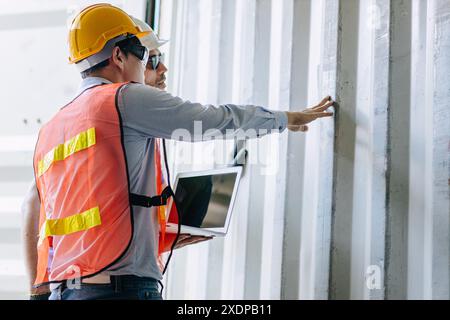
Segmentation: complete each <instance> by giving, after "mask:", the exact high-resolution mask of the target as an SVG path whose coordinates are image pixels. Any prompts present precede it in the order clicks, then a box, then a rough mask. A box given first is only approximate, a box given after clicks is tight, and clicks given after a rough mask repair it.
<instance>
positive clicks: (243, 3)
mask: <svg viewBox="0 0 450 320" xmlns="http://www.w3.org/2000/svg"><path fill="white" fill-rule="evenodd" d="M91 2H92V1H91ZM87 3H89V1H71V2H70V1H68V2H67V3H64V2H61V1H56V0H48V1H39V2H37V1H24V2H23V4H21V5H20V6H19V5H16V6H11V5H9V6H8V7H7V8H6V7H5V8H4V9H5V10H3V8H2V10H1V13H0V35H2V39H4V41H3V43H10V44H12V43H14V44H15V47H17V48H20V49H21V50H18V51H17V50H13V51H11V50H6V49H5V48H3V47H2V49H4V50H0V61H2V70H4V72H5V73H6V74H7V75H8V76H5V77H3V78H2V79H1V80H0V81H1V87H2V88H8V90H1V91H0V101H2V107H1V108H0V121H1V122H0V123H1V126H0V217H1V219H0V282H1V283H2V285H1V287H0V298H25V297H26V281H25V276H24V268H23V264H22V263H23V261H22V260H23V257H22V252H21V239H20V215H19V209H20V203H21V200H22V197H23V195H24V193H25V191H26V188H27V185H28V183H29V181H30V180H31V179H32V170H31V157H32V150H33V148H34V140H35V137H36V133H37V130H38V128H39V127H40V125H41V124H42V123H44V122H45V121H47V120H48V119H49V117H50V116H51V115H52V114H54V113H55V112H56V110H57V108H58V107H59V106H61V105H63V104H64V103H65V102H67V101H68V100H69V99H70V98H71V97H72V96H73V95H74V94H75V91H76V88H77V85H78V83H79V76H78V75H77V73H76V71H75V69H73V68H71V67H70V66H68V65H66V64H65V58H66V56H67V51H66V48H65V47H64V46H62V45H56V43H64V42H65V41H66V29H65V27H66V22H67V21H66V20H67V18H68V16H69V15H70V13H71V12H72V11H73V10H75V9H76V8H77V6H83V5H85V4H87ZM112 3H115V4H118V5H121V6H122V7H124V8H125V9H127V10H131V12H132V13H134V14H135V15H136V16H140V17H143V16H144V11H143V2H142V1H126V2H125V1H115V2H112ZM160 7H161V12H160V16H159V17H160V25H159V30H160V33H161V36H162V38H170V40H171V42H170V44H169V45H166V46H165V47H163V48H162V50H163V51H165V52H166V53H167V54H168V67H169V69H170V70H169V72H168V77H169V88H168V89H169V91H171V92H172V93H174V94H176V95H180V96H181V97H183V98H185V99H189V100H192V101H199V102H202V103H212V104H222V103H236V104H254V105H262V106H266V107H269V108H271V109H275V110H285V111H288V110H289V111H297V110H301V109H303V108H305V107H306V106H310V105H313V104H315V103H317V102H318V101H320V99H321V98H323V97H324V96H326V95H328V94H331V95H332V96H333V97H335V99H336V100H337V102H338V106H337V108H336V116H335V119H326V120H321V121H318V122H317V123H316V124H314V125H312V126H311V128H310V132H309V133H308V134H306V135H305V134H300V133H298V134H291V133H287V132H285V133H283V134H281V135H274V136H270V137H264V138H262V139H259V140H255V141H248V142H247V143H246V144H245V147H246V148H247V149H248V150H249V158H248V163H249V164H248V165H247V166H246V168H245V172H244V175H243V178H242V181H241V184H240V189H239V194H238V197H237V201H236V204H235V210H234V216H233V219H232V222H231V223H232V225H231V227H230V232H229V234H228V235H227V236H226V237H225V238H223V239H215V240H213V241H210V242H208V243H203V244H200V245H196V246H192V247H186V248H184V249H180V250H177V251H176V252H175V255H174V258H173V261H172V265H171V266H170V268H169V272H168V275H167V277H166V290H165V295H166V298H168V299H175V298H178V299H259V298H266V299H449V298H450V293H449V292H450V275H449V274H450V238H449V236H450V219H449V212H450V200H449V197H450V195H449V178H450V173H449V172H450V164H449V158H450V151H449V150H450V149H449V145H450V104H449V101H450V72H449V71H450V37H449V36H448V35H449V34H450V0H412V1H408V0H360V1H358V0H340V1H339V0H314V1H312V0H161V1H160ZM37 39H39V41H37ZM42 47H48V48H52V49H51V51H50V53H49V55H43V54H42ZM55 79H57V80H55ZM38 84H39V85H38ZM212 146H215V149H212V148H211V147H212ZM171 147H172V148H171V149H170V152H169V156H170V158H171V159H172V160H173V161H174V162H173V163H171V167H172V170H173V171H172V176H174V175H175V172H177V171H178V172H179V171H182V170H190V169H202V168H210V167H213V166H214V163H213V162H212V161H208V159H210V158H211V157H210V155H212V154H213V152H214V151H217V150H218V149H219V148H222V149H221V150H222V153H223V158H224V159H226V160H225V161H226V162H229V161H230V160H231V154H232V151H233V142H232V141H231V142H229V143H227V144H226V145H225V146H223V145H222V144H221V143H218V142H217V143H213V144H212V145H211V143H196V144H195V145H189V144H186V143H171ZM216 158H219V156H218V155H216ZM189 159H192V160H194V163H190V162H192V161H190V162H189V161H188V160H189ZM222 164H223V163H222Z"/></svg>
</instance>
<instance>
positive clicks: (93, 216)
mask: <svg viewBox="0 0 450 320" xmlns="http://www.w3.org/2000/svg"><path fill="white" fill-rule="evenodd" d="M100 224H102V221H101V218H100V209H99V207H95V208H91V209H89V210H86V211H84V212H82V213H79V214H75V215H72V216H69V217H66V218H61V219H47V220H46V221H45V222H44V224H43V225H42V227H41V230H40V237H39V241H42V240H44V239H45V238H47V237H48V236H62V235H67V234H71V233H74V232H78V231H83V230H88V229H90V228H93V227H96V226H98V225H100Z"/></svg>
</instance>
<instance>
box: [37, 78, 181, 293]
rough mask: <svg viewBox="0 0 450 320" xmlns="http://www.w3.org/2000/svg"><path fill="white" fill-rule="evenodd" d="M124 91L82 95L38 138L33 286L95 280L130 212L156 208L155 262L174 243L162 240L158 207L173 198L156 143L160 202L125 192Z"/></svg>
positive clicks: (121, 245)
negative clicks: (121, 93)
mask: <svg viewBox="0 0 450 320" xmlns="http://www.w3.org/2000/svg"><path fill="white" fill-rule="evenodd" d="M124 85H126V84H124V83H121V84H108V85H101V86H96V87H93V88H90V89H88V90H86V91H84V92H83V93H82V94H81V95H80V96H78V97H77V98H76V99H75V100H73V101H72V102H71V103H69V104H68V105H66V106H65V107H64V108H62V109H61V110H60V111H59V112H58V113H57V114H56V116H55V117H54V118H53V119H52V120H50V121H49V122H48V123H47V124H46V125H44V126H43V127H42V128H41V130H40V132H39V138H38V142H37V145H36V149H35V154H34V160H33V166H34V173H35V178H36V185H37V189H38V193H39V197H40V201H41V206H40V219H39V240H38V246H37V249H38V262H37V275H36V280H35V285H36V286H38V285H42V284H44V283H48V282H60V281H63V280H68V279H74V278H85V277H89V276H94V275H96V274H98V273H100V272H102V271H104V270H106V269H107V268H108V267H110V266H111V265H113V264H114V263H115V262H117V261H118V260H119V259H120V258H121V257H122V256H123V255H124V254H125V252H126V251H127V249H128V247H129V246H130V243H131V239H132V237H133V214H132V210H133V208H132V205H138V206H143V207H148V208H150V207H152V206H156V207H157V212H158V217H159V224H160V241H159V248H158V255H159V256H160V255H161V254H162V253H163V252H164V251H167V249H170V247H171V245H172V243H173V241H174V239H175V237H174V236H173V235H170V236H169V235H168V237H165V228H166V225H165V222H166V220H165V204H166V201H167V199H168V198H169V197H170V196H171V195H172V194H173V193H172V192H171V190H170V189H169V188H167V187H165V185H163V182H162V171H161V159H160V153H159V144H158V143H155V152H154V154H155V161H154V163H155V172H156V177H155V184H156V191H157V194H158V195H159V196H155V197H152V198H150V197H147V196H142V195H135V194H131V193H130V183H129V177H128V170H127V163H126V156H125V148H124V143H123V131H122V124H121V118H120V113H119V110H118V108H117V96H118V92H119V90H120V88H121V87H122V86H124ZM176 220H177V219H176Z"/></svg>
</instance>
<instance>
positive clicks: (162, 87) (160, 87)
mask: <svg viewBox="0 0 450 320" xmlns="http://www.w3.org/2000/svg"><path fill="white" fill-rule="evenodd" d="M156 87H157V88H158V89H161V90H164V89H165V88H166V87H167V86H166V83H165V82H162V83H158V84H157V85H156Z"/></svg>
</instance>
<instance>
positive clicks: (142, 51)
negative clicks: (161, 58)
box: [118, 43, 148, 62]
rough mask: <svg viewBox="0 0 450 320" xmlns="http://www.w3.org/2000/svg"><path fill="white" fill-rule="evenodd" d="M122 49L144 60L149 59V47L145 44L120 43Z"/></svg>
mask: <svg viewBox="0 0 450 320" xmlns="http://www.w3.org/2000/svg"><path fill="white" fill-rule="evenodd" d="M118 47H119V48H120V50H122V51H124V52H129V53H131V54H132V55H134V56H135V57H136V58H138V59H139V60H141V61H142V62H144V61H147V59H148V49H147V48H146V47H145V46H142V45H140V44H135V43H126V44H118Z"/></svg>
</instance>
